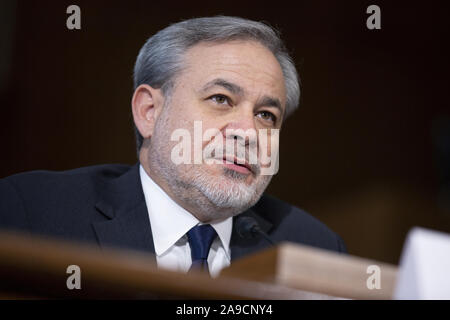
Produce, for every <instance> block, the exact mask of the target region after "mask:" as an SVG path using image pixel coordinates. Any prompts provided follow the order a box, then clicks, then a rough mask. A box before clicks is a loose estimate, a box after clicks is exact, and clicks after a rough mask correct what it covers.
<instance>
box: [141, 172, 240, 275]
mask: <svg viewBox="0 0 450 320" xmlns="http://www.w3.org/2000/svg"><path fill="white" fill-rule="evenodd" d="M139 172H140V176H141V182H142V189H143V191H144V196H145V202H146V204H147V209H148V214H149V217H150V225H151V229H152V235H153V243H154V246H155V252H156V261H157V264H158V267H159V268H164V269H169V270H173V271H179V272H187V271H188V270H189V268H190V267H191V264H192V259H191V248H190V246H189V242H188V238H187V235H186V233H187V232H188V231H189V230H190V229H191V228H192V227H194V226H196V225H198V224H201V223H200V221H199V220H198V219H197V218H196V217H194V216H193V215H192V214H191V213H189V212H188V211H187V210H185V209H184V208H182V207H181V206H180V205H178V204H177V203H176V202H175V201H173V200H172V199H171V198H170V197H169V196H168V195H167V193H165V192H164V190H163V189H161V187H160V186H158V185H157V184H156V183H155V182H154V181H153V180H152V179H151V178H150V176H149V175H148V174H147V172H145V170H144V168H143V167H142V165H141V166H140V168H139ZM211 226H212V227H213V228H214V229H215V230H216V232H217V235H218V237H216V239H215V240H214V242H213V243H212V245H211V249H210V251H209V255H208V266H209V272H210V274H211V276H212V277H216V276H218V275H219V273H220V271H221V270H222V269H223V268H225V267H227V266H229V265H230V261H231V257H230V239H231V231H232V226H233V218H232V217H230V218H227V219H225V220H221V221H217V222H214V223H211Z"/></svg>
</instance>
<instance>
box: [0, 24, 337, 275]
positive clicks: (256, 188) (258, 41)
mask: <svg viewBox="0 0 450 320" xmlns="http://www.w3.org/2000/svg"><path fill="white" fill-rule="evenodd" d="M134 84H135V91H134V95H133V98H132V113H133V118H134V123H135V127H136V137H137V147H138V157H139V163H138V164H136V165H135V166H132V167H129V166H123V165H103V166H94V167H87V168H81V169H76V170H71V171H66V172H43V171H39V172H30V173H24V174H18V175H14V176H11V177H8V178H5V179H3V180H0V195H1V203H0V225H1V226H2V227H3V228H14V229H19V230H25V231H28V232H31V233H37V234H45V235H51V236H57V237H64V238H65V239H69V240H78V241H88V242H92V243H96V244H98V245H100V246H101V247H105V246H119V247H126V248H131V249H137V250H144V251H147V252H151V253H154V254H155V256H156V261H157V263H158V266H160V267H162V268H168V269H173V270H178V271H182V272H186V271H188V270H189V269H190V268H191V267H193V266H198V267H201V268H204V269H207V270H209V272H210V274H211V275H212V276H216V275H217V274H219V272H220V270H221V269H223V268H224V267H226V266H228V265H230V263H231V261H232V260H234V259H238V258H240V257H242V256H244V255H247V254H250V253H253V252H255V251H258V250H261V249H263V248H265V247H267V246H269V245H270V243H269V242H268V241H267V240H266V239H265V237H264V236H261V235H255V234H254V233H252V232H247V233H246V232H245V229H249V228H250V227H249V225H250V226H251V225H252V224H256V225H257V228H259V229H260V230H262V232H263V233H266V234H267V235H268V237H270V239H271V241H273V242H275V243H277V242H280V241H291V242H297V243H302V244H306V245H311V246H316V247H320V248H324V249H328V250H334V251H339V252H345V246H344V244H343V242H342V240H341V239H340V238H339V236H337V235H336V234H335V233H333V232H332V231H330V230H329V229H328V228H327V227H326V226H324V225H323V224H322V223H320V222H319V221H317V220H316V219H314V218H313V217H311V216H310V215H309V214H307V213H305V212H304V211H302V210H300V209H298V208H295V207H293V206H290V205H289V204H287V203H284V202H282V201H280V200H278V199H275V198H272V197H269V196H262V194H263V191H264V190H265V189H266V187H267V185H268V184H269V182H270V180H271V178H272V175H273V174H274V173H275V171H276V170H272V171H270V170H269V171H267V170H266V169H270V168H269V167H271V166H272V165H273V163H274V157H271V160H272V161H270V163H269V162H266V163H263V161H262V158H263V157H262V156H263V154H264V153H265V152H267V155H269V156H273V155H274V154H277V150H276V149H277V145H278V140H277V137H278V135H277V134H278V132H279V130H280V129H281V127H282V124H283V122H284V120H285V119H286V117H287V116H288V115H289V114H291V113H292V112H293V111H294V110H295V108H296V107H297V105H298V100H299V95H300V91H299V84H298V78H297V72H296V70H295V66H294V64H293V63H292V60H291V59H290V57H289V55H288V54H287V52H286V49H285V48H284V46H283V44H282V42H281V40H280V39H279V37H278V35H277V33H276V32H275V31H274V30H273V29H271V28H270V27H268V26H267V25H265V24H262V23H259V22H254V21H249V20H245V19H241V18H234V17H212V18H198V19H191V20H187V21H183V22H180V23H177V24H174V25H171V26H169V27H167V28H166V29H163V30H161V31H160V32H158V33H157V34H156V35H154V36H153V37H151V38H150V39H149V40H148V41H147V42H146V44H145V45H144V46H143V47H142V49H141V51H140V53H139V56H138V58H137V61H136V65H135V70H134ZM196 124H200V125H201V129H200V137H202V139H201V140H200V141H199V140H198V136H199V135H198V132H196V130H198V126H197V129H196V127H195V125H196ZM177 130H184V131H183V132H185V133H186V132H187V133H188V134H189V135H190V136H191V137H192V136H193V137H194V141H193V143H192V144H190V142H189V143H187V146H188V147H189V146H192V145H194V148H190V149H189V148H188V150H185V149H183V150H181V151H183V152H182V153H183V157H184V158H183V159H185V160H186V161H181V162H179V161H176V158H177V156H179V152H178V151H180V149H179V143H180V141H179V140H177V139H174V133H175V132H177ZM208 130H213V132H215V134H213V135H210V136H209V138H208V137H206V139H205V138H204V136H205V133H206V132H207V131H208ZM214 130H215V131H214ZM243 132H244V133H243ZM248 132H250V133H251V132H254V133H255V135H253V136H252V135H251V134H248V135H247V133H248ZM261 132H262V133H265V134H266V136H264V134H262V135H259V133H261ZM195 137H197V141H195ZM272 138H275V139H272ZM263 140H264V141H266V142H267V141H270V142H269V143H267V144H266V145H264V144H263ZM185 142H186V141H185ZM212 145H214V146H215V148H211V146H212ZM255 145H256V147H257V148H256V153H257V160H256V162H255V161H254V162H251V161H250V155H251V154H252V153H251V151H252V150H251V148H252V146H253V147H254V146H255ZM217 146H218V147H217ZM223 146H226V148H224V149H225V150H224V151H223V153H222V149H223ZM229 146H232V147H233V148H229ZM239 146H241V147H242V146H243V147H244V152H242V151H241V152H238V151H235V149H236V150H242V149H239ZM208 148H209V150H210V151H211V150H213V151H212V152H209V153H208V152H205V151H206V150H207V149H208ZM199 150H200V160H201V161H195V160H192V159H196V160H199V152H198V151H199ZM230 150H231V151H230ZM253 151H255V150H253ZM196 152H197V153H196ZM206 160H215V161H206ZM271 168H273V166H272V167H271ZM245 217H247V219H249V218H250V220H245V219H242V218H245ZM239 221H241V222H242V221H244V222H243V223H241V222H239Z"/></svg>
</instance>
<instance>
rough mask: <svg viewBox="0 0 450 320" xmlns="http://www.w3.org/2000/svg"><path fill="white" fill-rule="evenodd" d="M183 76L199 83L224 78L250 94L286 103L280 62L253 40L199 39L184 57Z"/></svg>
mask: <svg viewBox="0 0 450 320" xmlns="http://www.w3.org/2000/svg"><path fill="white" fill-rule="evenodd" d="M184 63H185V66H186V69H185V72H183V76H182V78H185V80H187V81H189V83H191V84H192V85H194V86H195V85H202V84H204V83H207V82H209V81H211V80H213V79H214V78H218V77H220V78H223V79H227V80H228V81H231V82H234V83H236V84H237V85H239V86H241V87H243V88H244V89H245V90H246V91H248V92H249V93H250V94H254V95H263V94H270V95H272V96H276V97H278V98H279V99H280V101H282V102H283V104H285V100H286V99H285V96H286V93H285V84H284V77H283V72H282V70H281V67H280V64H279V63H278V60H277V59H276V58H275V56H274V55H273V54H272V52H271V51H270V50H269V49H267V48H266V47H264V46H263V45H261V44H260V43H258V42H255V41H229V42H225V43H205V42H203V43H199V44H197V45H195V46H193V47H191V48H190V49H189V50H188V51H187V52H186V55H185V57H184Z"/></svg>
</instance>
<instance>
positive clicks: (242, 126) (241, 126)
mask: <svg viewBox="0 0 450 320" xmlns="http://www.w3.org/2000/svg"><path fill="white" fill-rule="evenodd" d="M224 136H225V138H226V139H227V140H228V139H230V140H232V139H234V140H236V141H237V142H238V143H240V144H245V145H248V144H249V143H250V142H255V141H256V140H255V139H256V127H255V117H254V115H253V112H240V113H239V114H237V115H236V116H235V117H233V119H231V120H230V122H229V123H228V124H227V125H226V127H225V132H224Z"/></svg>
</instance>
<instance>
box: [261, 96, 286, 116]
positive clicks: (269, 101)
mask: <svg viewBox="0 0 450 320" xmlns="http://www.w3.org/2000/svg"><path fill="white" fill-rule="evenodd" d="M256 106H257V107H275V108H277V109H279V110H280V112H281V113H283V109H282V108H281V101H280V99H278V98H274V97H269V96H264V97H262V98H261V99H260V100H259V101H258V102H257V103H256Z"/></svg>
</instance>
